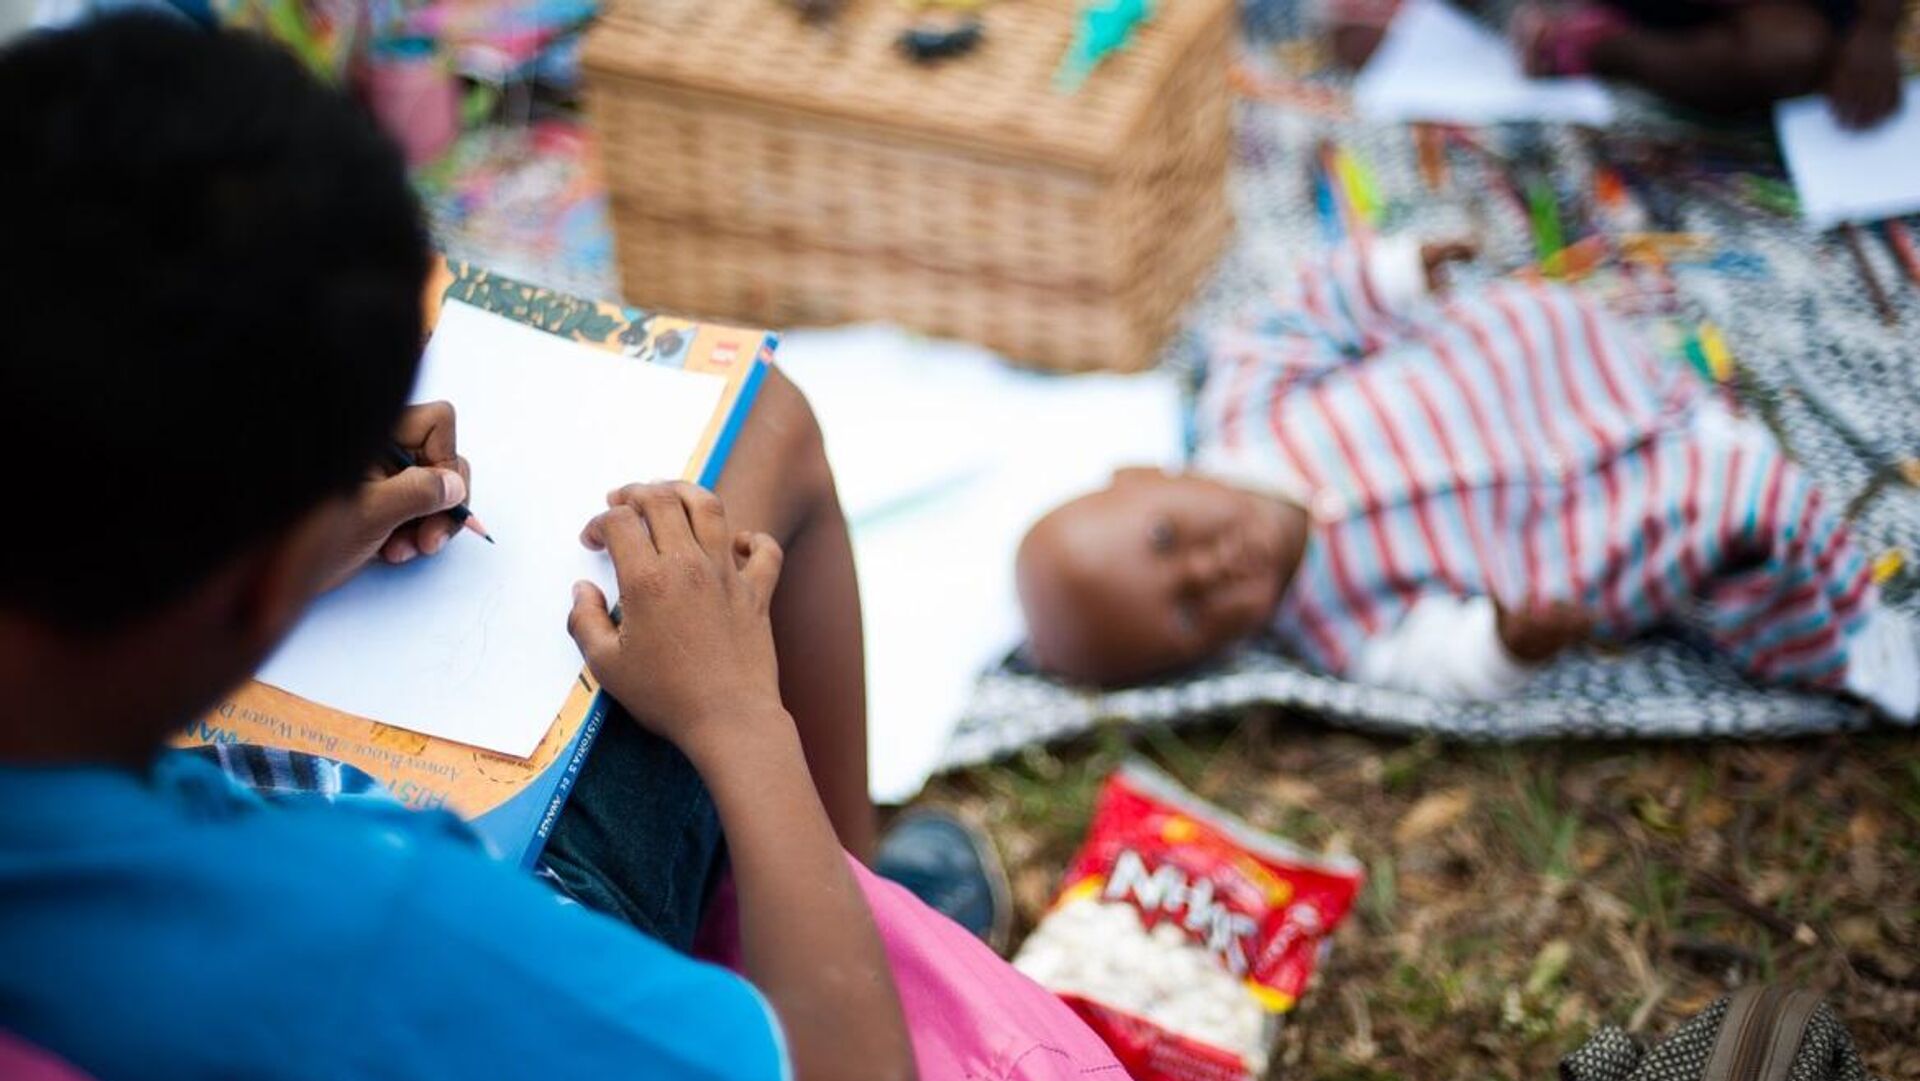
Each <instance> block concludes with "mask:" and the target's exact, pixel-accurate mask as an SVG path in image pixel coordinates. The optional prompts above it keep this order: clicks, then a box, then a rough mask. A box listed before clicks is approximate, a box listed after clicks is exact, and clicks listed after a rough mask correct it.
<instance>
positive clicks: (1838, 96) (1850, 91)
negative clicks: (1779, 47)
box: [1827, 26, 1900, 130]
mask: <svg viewBox="0 0 1920 1081" xmlns="http://www.w3.org/2000/svg"><path fill="white" fill-rule="evenodd" d="M1827 100H1828V102H1829V103H1830V104H1831V105H1832V106H1833V116H1834V119H1836V120H1838V121H1840V124H1841V126H1843V127H1847V128H1853V129H1855V130H1860V129H1864V128H1870V127H1872V126H1874V125H1875V124H1878V123H1879V122H1881V121H1882V120H1885V119H1886V118H1887V117H1888V116H1891V115H1892V114H1893V111H1894V110H1895V109H1898V108H1899V107H1900V58H1899V56H1898V54H1897V53H1896V52H1895V51H1894V38H1893V35H1892V34H1890V33H1882V32H1877V31H1875V30H1873V29H1870V28H1867V27H1864V26H1857V27H1855V28H1854V29H1853V30H1852V31H1851V32H1850V33H1848V34H1847V36H1846V38H1845V39H1844V40H1843V41H1841V43H1840V52H1839V55H1838V56H1836V57H1835V58H1834V63H1833V74H1832V75H1830V76H1829V77H1828V79H1827Z"/></svg>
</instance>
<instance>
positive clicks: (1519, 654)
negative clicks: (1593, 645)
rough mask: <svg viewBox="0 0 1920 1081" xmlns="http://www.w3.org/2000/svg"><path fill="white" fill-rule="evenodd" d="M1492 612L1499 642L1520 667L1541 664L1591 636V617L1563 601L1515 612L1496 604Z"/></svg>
mask: <svg viewBox="0 0 1920 1081" xmlns="http://www.w3.org/2000/svg"><path fill="white" fill-rule="evenodd" d="M1495 613H1496V617H1497V620H1496V623H1495V626H1496V628H1497V629H1498V631H1499V634H1500V643H1501V644H1502V645H1504V646H1506V647H1507V653H1508V654H1509V655H1510V656H1512V657H1513V659H1514V660H1516V661H1519V662H1520V663H1522V664H1531V665H1540V664H1545V663H1547V662H1548V661H1550V660H1552V659H1554V658H1555V657H1557V656H1559V655H1560V654H1561V653H1562V652H1564V651H1565V650H1567V649H1569V648H1571V647H1573V646H1577V645H1579V644H1580V643H1582V642H1585V641H1587V640H1588V639H1590V638H1592V637H1593V617H1592V616H1590V615H1588V614H1587V613H1586V612H1584V611H1582V610H1581V609H1580V608H1579V607H1577V606H1575V605H1573V604H1571V603H1568V602H1565V601H1556V602H1554V603H1551V604H1546V605H1540V606H1536V607H1529V608H1527V609H1526V610H1524V611H1519V612H1515V611H1512V610H1510V609H1508V608H1507V607H1505V606H1504V605H1497V606H1496V607H1495Z"/></svg>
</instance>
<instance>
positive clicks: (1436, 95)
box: [1353, 0, 1614, 127]
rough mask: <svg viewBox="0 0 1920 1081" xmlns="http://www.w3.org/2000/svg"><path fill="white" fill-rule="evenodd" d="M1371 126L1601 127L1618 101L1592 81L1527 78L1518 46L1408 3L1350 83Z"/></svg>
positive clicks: (1452, 15) (1441, 10)
mask: <svg viewBox="0 0 1920 1081" xmlns="http://www.w3.org/2000/svg"><path fill="white" fill-rule="evenodd" d="M1353 100H1354V104H1355V106H1356V107H1358V109H1359V110H1360V113H1361V115H1363V116H1366V117H1369V118H1371V119H1374V120H1387V121H1416V120H1420V121H1434V122H1442V123H1455V124H1493V123H1499V122H1501V121H1508V120H1541V121H1557V122H1562V123H1568V124H1585V125H1588V126H1591V127H1602V126H1605V125H1607V124H1610V123H1612V122H1613V117H1614V105H1613V99H1612V98H1611V97H1609V96H1608V94H1607V91H1606V88H1605V87H1603V86H1602V85H1601V84H1600V83H1599V82H1598V81H1597V80H1594V79H1529V78H1527V77H1526V75H1525V73H1524V72H1523V71H1522V70H1521V67H1520V59H1519V57H1517V56H1516V55H1514V51H1513V45H1512V44H1511V43H1510V42H1508V41H1507V40H1506V39H1504V38H1502V37H1501V36H1500V35H1499V34H1496V33H1494V32H1493V30H1491V29H1490V28H1488V27H1486V26H1484V25H1482V24H1480V23H1478V22H1475V21H1474V20H1473V19H1472V18H1470V17H1468V16H1467V15H1466V14H1464V13H1462V12H1461V11H1459V10H1458V9H1457V8H1455V7H1453V6H1452V5H1451V4H1448V3H1445V2H1444V0H1408V3H1406V4H1405V5H1404V6H1402V7H1401V9H1400V13H1399V14H1398V15H1397V16H1395V17H1394V20H1393V23H1392V25H1390V26H1389V27H1388V28H1387V36H1386V40H1385V41H1383V42H1381V44H1380V48H1379V49H1378V50H1376V51H1375V52H1374V54H1373V58H1372V59H1371V60H1369V61H1368V62H1367V66H1366V68H1365V69H1364V70H1362V71H1361V72H1360V75H1359V77H1358V78H1356V79H1355V80H1354V84H1353Z"/></svg>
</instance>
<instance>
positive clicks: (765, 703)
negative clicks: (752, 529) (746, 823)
mask: <svg viewBox="0 0 1920 1081" xmlns="http://www.w3.org/2000/svg"><path fill="white" fill-rule="evenodd" d="M608 502H609V503H610V504H611V507H610V509H609V510H607V511H606V513H604V514H601V515H600V516H598V517H596V518H595V519H593V521H591V522H589V523H588V524H587V528H586V530H585V532H584V533H583V534H582V536H581V539H582V540H583V541H584V542H585V543H586V544H587V546H588V547H590V548H596V549H601V548H603V549H605V550H606V552H607V554H609V555H611V556H612V557H613V567H614V572H615V573H616V574H617V575H618V577H619V581H620V605H621V620H620V622H619V624H617V625H616V624H615V623H614V622H613V619H612V616H611V615H610V613H609V612H608V611H607V599H606V597H605V596H604V595H603V594H602V593H601V592H600V590H599V588H598V587H596V586H594V585H592V584H591V583H588V582H579V583H576V584H575V585H574V589H573V613H572V615H571V616H569V617H568V620H567V630H568V632H569V633H570V634H572V635H573V640H574V642H575V643H577V644H578V645H579V647H580V653H581V655H582V656H584V657H585V658H586V660H587V666H588V667H589V668H590V669H591V670H592V671H593V675H594V678H596V679H598V680H599V681H600V683H601V684H602V685H603V686H605V687H606V689H607V690H608V691H609V692H611V693H612V695H613V696H614V697H615V698H616V699H618V700H619V701H620V704H621V705H623V706H625V707H627V711H628V712H630V713H632V714H633V715H634V717H635V719H637V720H639V721H640V723H641V724H644V725H645V726H647V727H648V728H649V729H652V730H653V731H654V732H657V733H658V734H659V735H661V736H662V737H663V738H665V739H667V740H668V741H670V742H672V743H673V744H674V745H675V746H677V747H679V748H680V750H681V751H682V752H684V753H685V754H686V755H687V757H688V758H691V759H693V760H694V764H695V765H696V766H699V765H701V763H702V758H703V752H705V751H708V750H711V749H714V748H716V746H717V745H719V744H723V743H724V742H725V740H726V738H727V737H728V736H729V735H730V734H736V735H737V734H740V733H741V732H742V731H743V729H744V728H745V727H746V726H749V725H753V724H761V723H767V722H769V721H773V722H776V723H777V722H781V721H784V720H785V717H786V714H785V710H784V707H783V706H782V705H781V702H780V680H779V665H778V662H777V660H776V659H775V655H774V647H773V624H772V622H771V620H770V619H769V617H768V611H769V609H770V607H771V605H772V603H773V591H774V587H775V586H777V585H778V584H779V581H780V564H781V559H782V556H781V551H780V546H779V545H778V544H777V543H775V541H774V540H773V538H772V537H769V536H767V535H766V534H764V533H735V532H734V531H733V529H732V527H731V526H730V525H729V524H728V522H727V512H726V510H725V508H723V507H722V506H721V504H720V500H719V497H717V496H715V495H714V494H713V493H711V492H708V491H706V490H705V489H703V488H699V487H697V486H695V485H691V484H649V485H633V486H631V487H627V488H622V489H620V490H619V491H617V492H615V493H613V494H612V495H611V496H609V497H608ZM785 723H791V722H790V721H785ZM709 761H710V759H709Z"/></svg>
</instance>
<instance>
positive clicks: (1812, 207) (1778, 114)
mask: <svg viewBox="0 0 1920 1081" xmlns="http://www.w3.org/2000/svg"><path fill="white" fill-rule="evenodd" d="M1902 91H1903V97H1902V103H1901V107H1900V111H1899V112H1898V113H1895V114H1894V115H1893V116H1892V117H1889V118H1888V119H1887V121H1886V122H1885V123H1883V124H1881V125H1880V126H1878V127H1876V128H1873V129H1871V130H1868V131H1848V130H1846V129H1845V128H1842V127H1841V126H1840V125H1839V123H1837V122H1836V121H1835V120H1834V119H1833V110H1832V109H1831V108H1829V107H1828V105H1827V99H1826V98H1824V97H1811V98H1795V99H1794V100H1792V101H1783V102H1781V103H1780V104H1779V105H1777V106H1775V107H1774V113H1773V116H1774V125H1775V126H1776V127H1777V128H1778V129H1779V132H1780V149H1781V151H1782V152H1783V153H1784V154H1785V155H1786V159H1787V169H1788V171H1789V172H1791V173H1792V174H1793V186H1794V188H1795V189H1796V190H1798V191H1799V193H1800V212H1801V215H1802V216H1803V217H1805V218H1806V221H1807V224H1808V225H1811V226H1813V227H1814V228H1815V229H1830V228H1832V227H1833V226H1836V225H1839V224H1840V223H1841V222H1848V221H1852V222H1866V221H1878V220H1880V219H1882V218H1892V217H1897V216H1899V215H1902V214H1912V213H1915V212H1920V108H1915V107H1914V104H1913V103H1914V101H1915V97H1914V95H1915V94H1916V93H1920V78H1914V79H1909V80H1908V81H1907V83H1906V85H1905V86H1904V87H1903V88H1902Z"/></svg>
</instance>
